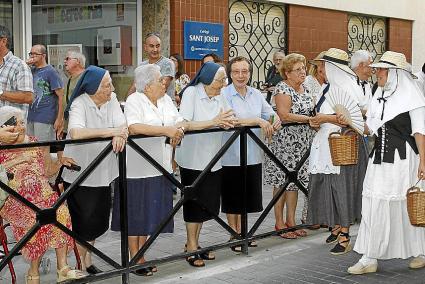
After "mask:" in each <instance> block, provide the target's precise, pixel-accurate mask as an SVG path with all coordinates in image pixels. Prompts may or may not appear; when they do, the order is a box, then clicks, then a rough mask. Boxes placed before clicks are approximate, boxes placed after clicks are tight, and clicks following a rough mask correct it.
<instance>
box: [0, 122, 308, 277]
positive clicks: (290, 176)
mask: <svg viewBox="0 0 425 284" xmlns="http://www.w3.org/2000/svg"><path fill="white" fill-rule="evenodd" d="M290 126H293V125H290ZM284 127H285V126H284ZM253 128H258V127H240V128H236V129H234V130H228V131H232V132H233V134H232V135H231V136H230V138H229V139H228V140H227V141H226V142H225V143H224V144H223V146H222V147H221V149H220V150H219V151H218V152H217V153H216V155H215V156H214V157H213V159H212V160H211V161H210V162H209V163H208V165H207V166H206V167H205V169H204V170H203V171H202V172H201V174H200V175H199V176H198V177H197V179H196V180H195V181H194V182H193V184H191V185H188V186H184V185H183V184H182V183H181V182H180V181H178V180H177V179H176V178H175V177H174V176H173V175H172V174H170V173H169V172H168V171H167V170H166V169H164V168H163V167H162V165H161V164H159V163H158V162H157V161H156V160H155V159H154V158H152V157H151V156H150V155H149V153H147V152H146V151H145V150H144V149H142V148H141V147H139V145H137V144H136V142H134V139H139V138H146V137H149V136H145V135H137V136H130V137H129V139H128V146H130V147H132V148H133V149H134V150H135V151H136V152H137V153H138V154H139V155H141V156H142V157H143V158H144V159H146V160H147V161H148V162H149V163H150V164H151V165H153V166H154V167H155V168H156V169H157V170H158V171H160V172H161V173H162V174H163V175H164V176H165V177H166V178H167V179H168V180H169V181H170V182H171V183H173V184H174V185H175V186H176V187H178V188H179V189H180V190H181V192H182V196H181V198H180V199H179V200H178V201H177V203H176V204H175V205H174V207H173V209H172V210H171V212H170V213H169V214H168V216H167V217H166V218H165V219H164V220H162V222H161V223H160V224H158V226H157V228H156V230H155V232H154V233H153V234H152V235H151V236H150V237H149V238H148V240H147V241H146V243H145V244H144V245H143V247H142V248H141V249H140V250H139V252H138V253H137V254H136V255H135V256H134V257H133V258H132V259H130V260H129V258H128V239H127V236H128V223H127V178H126V177H127V174H126V171H127V168H126V150H125V149H124V151H123V152H120V153H118V154H117V155H118V163H119V167H118V168H119V177H118V183H117V186H118V187H119V193H120V222H121V224H120V225H121V264H119V263H118V262H116V261H115V260H113V259H111V258H110V257H109V256H107V255H105V254H104V253H103V252H101V251H100V250H98V249H97V248H95V247H94V246H92V245H91V244H90V243H88V242H87V241H85V240H83V239H82V238H81V237H80V236H79V235H78V234H76V233H74V232H73V231H71V230H69V229H68V228H67V227H65V226H64V225H62V224H61V223H59V222H58V221H57V220H56V210H57V209H58V208H59V206H61V205H62V204H63V203H64V202H65V201H66V200H67V198H68V197H69V196H70V194H72V193H73V192H74V191H75V190H76V189H77V186H78V185H79V184H80V183H81V182H83V181H84V180H85V179H86V178H87V177H88V176H89V175H90V173H91V172H92V171H93V170H94V169H95V168H96V167H97V166H98V165H99V164H100V163H101V162H102V160H103V159H104V158H105V157H106V156H107V155H108V154H109V153H111V151H112V143H111V139H110V138H96V139H79V140H63V141H52V142H36V143H30V144H16V145H0V150H5V149H15V148H30V147H40V146H59V145H62V146H63V145H66V144H77V143H78V144H81V143H93V142H100V141H109V143H108V144H107V145H106V147H105V148H104V149H103V150H102V151H101V152H100V153H99V154H98V155H97V157H96V158H95V159H94V160H93V161H92V162H91V163H90V164H89V165H88V166H87V168H86V169H84V170H83V171H82V172H81V173H80V175H79V176H78V177H77V179H76V180H75V181H74V182H73V183H72V184H71V185H70V186H69V187H68V188H67V189H66V190H65V191H64V192H63V194H61V195H60V196H59V198H58V200H57V201H56V202H55V204H54V205H53V206H52V207H51V208H44V209H40V208H38V207H37V206H36V205H34V204H33V203H31V202H29V201H28V200H27V199H26V198H24V197H23V196H21V195H19V194H18V193H17V192H15V191H14V190H13V189H11V188H10V187H9V186H8V185H6V184H4V183H3V182H1V181H0V187H1V188H2V189H3V190H5V191H7V192H8V193H9V194H10V196H11V197H13V198H16V199H17V200H19V201H20V202H21V203H22V204H23V205H24V206H27V207H29V208H30V209H32V210H33V211H35V212H36V222H35V224H34V225H33V226H32V228H31V229H30V230H29V231H28V232H27V233H26V234H25V236H24V237H23V238H22V239H21V240H19V242H18V243H17V244H16V245H15V246H14V247H13V248H12V249H11V250H10V252H9V254H7V255H6V256H5V257H4V258H3V259H2V260H1V262H0V270H2V269H4V268H5V266H6V265H7V264H8V263H10V261H11V260H12V258H13V257H15V256H16V255H18V254H19V251H20V250H21V249H22V248H23V246H24V245H25V244H26V243H27V242H28V241H29V240H30V238H31V237H32V236H33V235H34V234H35V233H36V232H37V231H38V229H40V227H41V226H43V225H46V224H53V225H55V226H56V227H58V228H59V229H60V230H62V231H63V232H64V233H66V234H67V235H69V236H71V237H72V238H74V239H75V240H76V241H77V242H79V243H80V244H81V245H83V246H85V247H86V248H87V249H88V250H89V251H91V252H93V253H94V254H95V255H97V256H98V257H100V258H101V259H102V260H103V261H105V262H106V263H108V264H109V265H111V266H112V267H113V269H111V270H109V271H106V272H103V273H100V274H96V275H92V276H88V277H86V278H83V279H79V280H74V281H71V282H72V283H88V282H96V281H100V280H105V279H109V278H112V277H117V276H119V275H121V277H122V283H129V273H130V272H132V271H134V270H137V269H140V268H144V267H148V266H152V265H156V264H161V263H165V262H170V261H174V260H177V259H181V258H184V257H188V256H191V255H194V254H198V253H202V252H206V251H210V250H217V249H220V248H226V247H230V246H234V245H241V246H242V252H243V253H244V254H247V253H248V243H249V242H250V241H252V240H255V239H261V238H265V237H269V236H272V235H276V234H281V233H283V232H287V231H292V230H296V229H299V228H302V227H305V226H306V225H298V226H294V227H292V228H285V229H281V230H279V231H274V230H273V231H270V232H266V233H262V234H257V235H255V233H256V231H257V229H258V228H259V226H260V225H261V223H262V222H263V221H264V219H265V218H266V216H267V214H268V213H269V212H270V210H271V209H272V208H273V206H274V205H275V203H276V202H277V200H278V199H279V198H280V197H281V196H282V194H283V193H284V192H285V190H286V188H287V187H288V185H289V184H290V183H294V184H295V185H296V186H298V187H299V189H300V190H301V191H302V192H303V193H304V194H306V195H307V194H308V193H307V189H306V188H305V186H304V185H303V184H302V183H301V182H300V181H299V180H298V173H299V171H300V169H301V167H302V166H303V164H304V162H305V161H306V160H307V158H308V156H309V152H310V151H309V150H308V151H306V153H305V154H304V156H303V157H302V159H301V160H300V161H298V163H297V165H296V167H295V169H294V170H289V169H287V167H285V165H284V161H280V160H279V159H278V158H276V156H275V155H274V154H273V153H272V152H271V151H270V149H269V148H268V147H267V145H265V144H264V143H263V142H262V141H261V139H260V138H258V136H257V135H256V134H255V133H254V132H253V131H252V129H253ZM222 131H224V130H221V129H210V130H199V131H191V132H188V133H186V134H185V135H193V134H199V133H211V132H222ZM248 136H249V137H250V138H251V139H252V140H253V141H254V142H255V143H256V144H257V145H258V146H259V147H260V148H261V149H262V150H263V151H264V152H265V154H266V155H267V156H269V157H270V159H271V160H272V161H273V162H274V163H276V165H277V166H278V167H279V168H280V169H281V170H282V171H283V172H284V173H285V181H284V183H283V186H282V187H281V188H280V189H279V191H278V192H277V193H276V194H275V195H274V196H273V198H272V200H271V201H270V202H269V204H268V205H267V206H266V208H265V209H264V210H263V212H262V213H261V215H260V216H259V217H258V219H257V220H256V222H255V223H254V224H253V225H252V227H251V228H249V227H248V218H247V215H248V214H247V212H246V206H244V208H245V211H244V212H242V214H241V234H240V235H239V234H238V233H237V232H236V231H234V230H233V229H232V228H231V227H230V226H229V225H228V224H227V223H226V222H225V221H224V220H222V219H221V218H220V217H219V216H218V215H217V214H215V213H213V212H210V211H209V210H208V208H207V207H206V206H204V205H203V204H200V203H199V200H196V202H198V204H199V205H200V206H201V207H202V208H203V209H204V210H206V211H208V212H209V213H210V214H211V215H212V216H213V218H214V220H215V221H216V222H217V223H219V224H220V226H222V227H223V228H224V229H225V230H226V231H227V232H229V233H230V234H231V235H232V236H233V237H234V238H235V240H233V241H229V242H224V243H219V244H215V245H212V246H209V247H204V248H202V249H199V250H197V251H194V252H184V253H178V254H174V255H170V256H166V257H162V258H157V259H153V260H150V261H147V262H145V263H143V264H138V263H137V262H138V260H139V259H140V258H141V257H142V256H143V255H144V253H145V252H146V251H147V250H148V249H149V248H150V247H151V245H152V244H153V243H154V242H155V240H156V239H157V238H158V236H159V234H160V232H161V231H162V230H163V228H164V227H165V226H166V224H167V223H168V222H169V221H170V220H172V218H173V217H174V215H175V214H176V213H177V212H178V211H179V209H180V208H181V207H182V206H183V204H184V203H185V202H186V201H187V200H188V198H187V195H186V194H185V192H186V191H187V190H190V191H196V189H197V187H198V186H199V185H200V184H201V183H202V181H204V179H205V178H206V174H207V173H208V172H209V171H210V170H211V169H212V168H213V166H214V165H215V164H216V163H217V162H218V161H219V160H220V158H221V157H222V156H223V155H224V153H225V152H226V151H227V150H228V149H229V147H230V146H231V145H232V143H233V142H234V141H235V140H236V139H237V138H238V137H240V157H241V158H240V164H241V167H243V169H244V170H243V178H242V180H241V182H242V186H243V188H245V189H246V182H247V181H246V177H247V140H248ZM242 199H243V202H244V203H245V205H246V194H243V196H242Z"/></svg>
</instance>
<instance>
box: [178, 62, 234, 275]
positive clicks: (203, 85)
mask: <svg viewBox="0 0 425 284" xmlns="http://www.w3.org/2000/svg"><path fill="white" fill-rule="evenodd" d="M226 80H227V76H226V71H225V69H224V67H221V66H220V65H218V64H216V63H213V62H207V63H204V64H203V65H202V66H201V69H200V70H199V71H198V73H197V74H196V76H195V78H193V80H192V81H191V82H190V83H189V85H188V86H187V87H186V89H184V92H183V97H182V101H181V104H180V115H181V116H182V117H183V119H184V120H185V121H187V122H189V123H188V124H187V127H186V129H188V130H198V129H206V128H213V127H221V128H225V129H226V128H230V127H233V125H234V116H233V112H232V111H231V110H230V109H229V105H228V103H227V101H226V99H225V98H224V97H223V96H222V95H221V94H220V91H221V89H222V88H223V86H224V84H225V82H226ZM222 136H223V135H222V133H221V132H215V133H202V134H193V135H187V136H186V137H185V138H184V139H183V140H182V142H181V146H180V147H178V148H177V150H176V161H177V164H178V165H179V166H180V174H181V181H182V184H184V185H186V186H188V185H191V184H192V183H193V182H194V181H195V180H196V178H197V177H198V176H199V175H200V173H201V172H202V170H203V169H204V168H206V166H207V165H208V163H209V162H210V161H211V160H212V158H213V157H214V156H215V154H216V153H217V152H218V150H219V149H220V148H221V145H222ZM220 169H221V161H218V162H217V163H216V164H215V165H214V167H213V168H212V169H211V171H210V172H208V173H207V174H206V178H205V179H204V181H203V182H202V183H201V184H200V185H199V186H198V187H197V188H196V189H195V190H190V189H189V190H186V191H185V192H184V195H185V198H186V199H187V201H186V202H185V203H184V205H183V218H184V221H185V222H186V230H187V243H186V249H187V251H188V252H191V251H195V250H197V249H198V247H199V234H200V231H201V227H202V223H203V222H205V221H208V220H210V219H212V218H213V215H211V214H210V213H209V212H211V213H213V214H218V212H219V207H220V186H221V170H220ZM200 204H202V206H201V205H200ZM202 207H206V208H207V209H208V211H209V212H208V211H205V210H203V208H202ZM203 259H206V260H212V259H215V256H214V255H213V254H212V253H211V252H207V253H203V254H201V255H199V254H196V255H193V256H190V257H188V258H187V259H186V260H187V261H188V262H189V264H190V265H192V266H195V267H201V266H204V265H205V263H204V261H203Z"/></svg>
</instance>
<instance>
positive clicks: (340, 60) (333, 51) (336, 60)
mask: <svg viewBox="0 0 425 284" xmlns="http://www.w3.org/2000/svg"><path fill="white" fill-rule="evenodd" d="M317 61H325V62H329V63H331V64H333V65H335V66H336V67H338V68H339V69H341V70H342V71H345V72H347V73H348V74H350V75H352V76H356V74H355V73H354V71H353V70H351V69H350V67H348V63H349V60H348V54H347V52H345V51H344V50H342V49H338V48H333V47H332V48H329V49H328V50H327V51H326V52H325V54H324V55H323V58H322V59H318V60H317Z"/></svg>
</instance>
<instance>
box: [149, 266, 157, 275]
mask: <svg viewBox="0 0 425 284" xmlns="http://www.w3.org/2000/svg"><path fill="white" fill-rule="evenodd" d="M149 268H150V269H151V271H152V272H154V273H155V272H158V268H157V267H156V265H154V266H149Z"/></svg>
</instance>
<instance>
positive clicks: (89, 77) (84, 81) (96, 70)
mask: <svg viewBox="0 0 425 284" xmlns="http://www.w3.org/2000/svg"><path fill="white" fill-rule="evenodd" d="M105 73H106V70H105V69H103V68H100V67H97V66H93V65H90V66H89V67H87V69H86V70H85V71H84V73H83V74H82V75H81V78H80V80H78V82H77V85H75V89H74V91H73V92H72V95H71V97H70V98H69V102H68V104H67V106H66V109H65V119H68V116H69V109H70V108H71V105H72V102H73V101H74V100H75V99H76V98H78V97H79V96H80V95H82V94H84V93H87V94H89V95H94V94H95V93H96V91H97V89H99V85H100V82H101V81H102V79H103V76H105Z"/></svg>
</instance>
